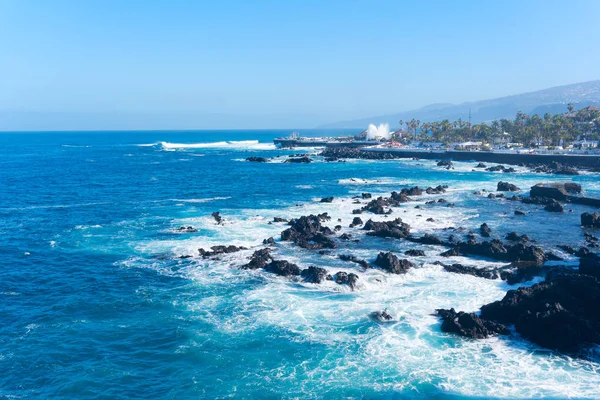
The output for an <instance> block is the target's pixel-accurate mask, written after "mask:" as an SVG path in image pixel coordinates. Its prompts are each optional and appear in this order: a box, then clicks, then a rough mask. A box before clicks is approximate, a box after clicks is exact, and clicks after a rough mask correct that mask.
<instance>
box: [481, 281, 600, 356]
mask: <svg viewBox="0 0 600 400" xmlns="http://www.w3.org/2000/svg"><path fill="white" fill-rule="evenodd" d="M598 304H600V282H599V281H598V279H596V278H595V277H591V276H586V275H581V274H577V273H570V274H556V275H554V276H549V277H547V278H546V281H544V282H540V283H537V284H535V285H533V286H531V287H520V288H518V289H517V290H510V291H508V293H507V294H506V296H504V298H503V299H502V300H500V301H496V302H493V303H490V304H487V305H485V306H483V307H481V317H482V318H485V319H488V320H494V321H497V322H500V323H502V324H514V326H515V329H516V331H517V332H518V333H519V334H521V336H523V337H524V338H526V339H529V340H531V341H532V342H534V343H537V344H538V345H540V346H543V347H547V348H550V349H556V350H560V351H567V352H574V351H577V350H579V349H580V348H581V347H582V346H587V345H590V344H600V313H599V312H598Z"/></svg>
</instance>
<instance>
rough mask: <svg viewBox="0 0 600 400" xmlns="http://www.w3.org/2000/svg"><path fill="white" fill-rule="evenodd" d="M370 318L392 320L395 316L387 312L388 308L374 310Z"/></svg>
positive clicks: (379, 320) (384, 320) (381, 320)
mask: <svg viewBox="0 0 600 400" xmlns="http://www.w3.org/2000/svg"><path fill="white" fill-rule="evenodd" d="M369 318H371V319H372V320H373V321H377V322H390V321H392V320H393V317H392V316H391V315H390V314H389V313H388V312H387V309H385V310H383V311H373V312H372V313H371V314H369Z"/></svg>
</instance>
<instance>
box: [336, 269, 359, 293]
mask: <svg viewBox="0 0 600 400" xmlns="http://www.w3.org/2000/svg"><path fill="white" fill-rule="evenodd" d="M333 279H334V280H335V283H338V284H340V285H348V286H350V288H351V289H352V290H354V289H355V288H356V285H357V283H358V275H356V274H353V273H347V272H344V271H339V272H337V273H336V274H335V275H334V277H333Z"/></svg>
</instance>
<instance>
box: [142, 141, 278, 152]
mask: <svg viewBox="0 0 600 400" xmlns="http://www.w3.org/2000/svg"><path fill="white" fill-rule="evenodd" d="M138 146H140V147H151V146H154V147H158V148H161V149H163V150H179V149H249V150H274V149H275V148H276V147H275V145H274V144H273V143H260V142H259V141H258V140H230V141H222V142H207V143H171V142H158V143H153V144H140V145H138Z"/></svg>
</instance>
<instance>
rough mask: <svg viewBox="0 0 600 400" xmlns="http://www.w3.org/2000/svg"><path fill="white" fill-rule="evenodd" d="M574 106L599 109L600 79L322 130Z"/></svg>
mask: <svg viewBox="0 0 600 400" xmlns="http://www.w3.org/2000/svg"><path fill="white" fill-rule="evenodd" d="M568 103H573V104H574V106H575V108H577V109H578V108H583V107H587V106H589V105H596V106H600V80H597V81H589V82H582V83H575V84H572V85H565V86H556V87H552V88H549V89H543V90H538V91H535V92H529V93H523V94H517V95H513V96H506V97H500V98H497V99H490V100H481V101H473V102H467V103H462V104H432V105H428V106H425V107H422V108H419V109H416V110H412V111H404V112H399V113H397V114H388V115H379V116H374V117H367V118H360V119H356V120H350V121H340V122H335V123H331V124H325V125H322V126H320V128H364V127H366V126H368V124H371V123H375V124H379V123H384V122H385V123H388V124H389V125H390V126H391V127H396V126H398V121H399V120H404V121H406V120H410V119H412V118H415V119H418V120H420V121H421V122H431V121H439V120H442V119H445V118H447V119H449V120H451V121H452V120H457V119H458V118H462V119H463V120H467V119H468V118H469V109H471V118H472V122H473V123H478V122H483V121H491V120H494V119H500V118H511V119H512V118H514V116H515V114H516V113H517V112H518V111H523V112H525V113H527V114H536V113H537V114H540V115H541V114H544V113H546V112H550V113H559V112H562V111H566V105H567V104H568Z"/></svg>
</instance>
